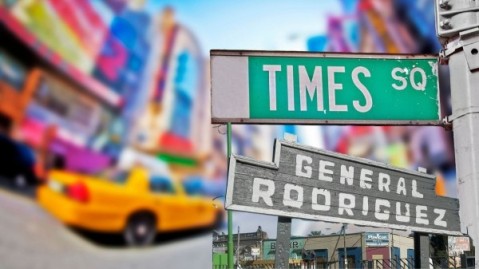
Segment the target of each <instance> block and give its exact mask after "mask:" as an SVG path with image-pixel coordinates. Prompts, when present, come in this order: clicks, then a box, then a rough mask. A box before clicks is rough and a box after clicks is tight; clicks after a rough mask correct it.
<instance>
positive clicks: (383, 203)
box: [374, 199, 391, 220]
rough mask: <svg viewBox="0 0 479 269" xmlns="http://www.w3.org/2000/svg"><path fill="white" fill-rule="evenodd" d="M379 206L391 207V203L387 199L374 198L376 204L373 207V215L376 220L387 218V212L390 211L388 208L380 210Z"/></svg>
mask: <svg viewBox="0 0 479 269" xmlns="http://www.w3.org/2000/svg"><path fill="white" fill-rule="evenodd" d="M381 207H387V208H390V207H391V203H390V202H389V201H388V200H384V199H376V206H375V209H374V217H376V219H378V220H389V214H390V213H391V212H390V211H389V210H386V209H385V210H383V211H382V212H381Z"/></svg>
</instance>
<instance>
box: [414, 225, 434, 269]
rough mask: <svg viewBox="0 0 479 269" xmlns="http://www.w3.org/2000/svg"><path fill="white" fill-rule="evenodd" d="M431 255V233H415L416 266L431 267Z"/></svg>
mask: <svg viewBox="0 0 479 269" xmlns="http://www.w3.org/2000/svg"><path fill="white" fill-rule="evenodd" d="M429 256H430V251H429V234H426V233H414V268H430V266H429Z"/></svg>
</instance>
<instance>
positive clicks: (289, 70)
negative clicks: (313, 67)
mask: <svg viewBox="0 0 479 269" xmlns="http://www.w3.org/2000/svg"><path fill="white" fill-rule="evenodd" d="M286 74H287V76H288V110H289V111H294V75H293V66H292V65H288V66H286Z"/></svg>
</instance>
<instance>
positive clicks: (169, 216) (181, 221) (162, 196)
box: [150, 177, 191, 231]
mask: <svg viewBox="0 0 479 269" xmlns="http://www.w3.org/2000/svg"><path fill="white" fill-rule="evenodd" d="M150 191H151V193H152V195H153V200H154V203H155V207H156V208H157V217H158V218H159V224H160V227H159V229H160V230H163V231H172V230H183V229H185V228H186V227H188V221H189V220H190V217H189V215H190V214H191V212H190V208H189V205H188V201H187V200H185V199H184V197H183V196H182V195H181V193H178V191H177V189H176V188H175V185H174V184H173V182H172V181H171V180H170V179H168V178H166V177H152V178H151V180H150Z"/></svg>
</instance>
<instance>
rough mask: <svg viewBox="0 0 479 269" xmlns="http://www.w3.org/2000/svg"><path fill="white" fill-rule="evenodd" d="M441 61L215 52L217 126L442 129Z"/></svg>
mask: <svg viewBox="0 0 479 269" xmlns="http://www.w3.org/2000/svg"><path fill="white" fill-rule="evenodd" d="M437 66H438V58H437V56H433V55H430V56H427V55H421V56H411V55H389V54H388V55H377V54H331V53H329V54H325V53H305V52H258V51H211V87H212V93H211V97H212V122H213V123H227V122H231V123H270V124H284V123H292V124H295V123H301V124H368V125H373V124H388V125H389V124H401V125H409V124H424V125H435V124H440V108H439V107H440V103H439V90H438V89H439V87H438V70H437V68H438V67H437Z"/></svg>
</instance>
